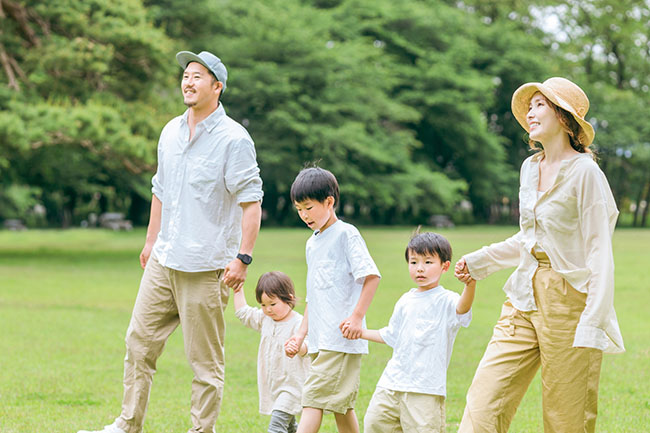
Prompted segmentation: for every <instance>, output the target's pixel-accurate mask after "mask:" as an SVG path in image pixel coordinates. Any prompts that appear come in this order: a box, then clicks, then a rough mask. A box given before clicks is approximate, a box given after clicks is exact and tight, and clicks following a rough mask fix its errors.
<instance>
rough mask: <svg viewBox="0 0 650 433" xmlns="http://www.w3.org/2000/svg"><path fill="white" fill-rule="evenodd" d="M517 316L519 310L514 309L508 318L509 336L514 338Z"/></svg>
mask: <svg viewBox="0 0 650 433" xmlns="http://www.w3.org/2000/svg"><path fill="white" fill-rule="evenodd" d="M516 314H517V309H516V308H513V310H512V314H510V317H509V318H508V334H509V335H510V336H511V337H512V336H513V335H515V315H516Z"/></svg>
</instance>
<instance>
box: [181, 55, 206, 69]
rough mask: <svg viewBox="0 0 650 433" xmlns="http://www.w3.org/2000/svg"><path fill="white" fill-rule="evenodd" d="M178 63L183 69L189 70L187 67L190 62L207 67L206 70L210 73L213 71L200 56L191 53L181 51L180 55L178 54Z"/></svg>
mask: <svg viewBox="0 0 650 433" xmlns="http://www.w3.org/2000/svg"><path fill="white" fill-rule="evenodd" d="M176 61H177V62H178V64H179V65H180V66H181V68H183V69H185V68H187V65H188V64H189V63H190V62H197V63H200V64H201V65H203V66H205V68H206V69H207V70H208V71H211V69H210V67H209V66H208V65H206V64H205V62H204V61H203V60H202V59H201V58H200V57H199V56H197V55H196V54H194V53H193V52H191V51H180V52H179V53H177V54H176Z"/></svg>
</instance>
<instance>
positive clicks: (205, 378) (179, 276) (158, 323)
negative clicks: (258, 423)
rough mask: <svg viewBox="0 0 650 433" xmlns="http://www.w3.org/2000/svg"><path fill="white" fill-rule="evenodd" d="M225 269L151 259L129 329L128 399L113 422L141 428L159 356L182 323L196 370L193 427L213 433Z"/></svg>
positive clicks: (130, 430) (220, 377)
mask: <svg viewBox="0 0 650 433" xmlns="http://www.w3.org/2000/svg"><path fill="white" fill-rule="evenodd" d="M222 272H223V271H222V270H219V271H208V272H181V271H176V270H173V269H170V268H166V267H163V266H161V265H160V263H158V262H157V261H156V260H155V259H154V258H153V257H152V258H151V259H149V262H148V263H147V266H146V267H145V270H144V275H143V276H142V281H141V282H140V290H139V291H138V296H137V298H136V301H135V307H134V308H133V315H132V316H131V323H130V324H129V328H128V330H127V331H126V357H125V358H124V397H123V400H122V413H121V414H120V416H119V417H118V418H117V419H116V420H115V421H116V423H117V426H118V427H120V428H121V429H123V430H125V431H126V432H127V433H140V432H141V431H142V424H143V423H144V417H145V413H146V411H147V403H148V401H149V391H150V389H151V382H152V377H153V374H154V373H155V371H156V360H157V359H158V357H159V356H160V354H161V353H162V351H163V348H164V347H165V342H166V341H167V338H168V337H169V336H170V335H171V333H172V332H173V331H174V329H176V327H177V326H178V325H179V324H180V325H181V328H182V331H183V341H184V345H185V355H186V356H187V359H188V362H189V364H190V366H191V368H192V371H193V372H194V379H193V380H192V401H191V409H190V415H191V420H192V424H193V427H192V429H190V430H189V431H190V432H204V433H212V432H213V431H214V424H215V422H216V420H217V416H218V415H219V408H220V406H221V396H222V394H223V384H224V370H225V358H224V338H225V330H226V325H225V321H224V311H225V309H226V305H227V304H228V296H229V294H230V292H229V289H228V287H227V286H226V285H225V284H223V283H222V282H221V274H222Z"/></svg>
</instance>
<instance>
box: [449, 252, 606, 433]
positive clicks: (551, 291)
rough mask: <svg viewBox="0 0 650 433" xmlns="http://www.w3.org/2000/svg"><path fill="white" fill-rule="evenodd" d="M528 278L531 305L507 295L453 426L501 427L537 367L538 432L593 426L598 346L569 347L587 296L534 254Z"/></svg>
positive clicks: (496, 431) (488, 430)
mask: <svg viewBox="0 0 650 433" xmlns="http://www.w3.org/2000/svg"><path fill="white" fill-rule="evenodd" d="M536 257H537V260H538V261H539V267H538V268H537V271H536V273H535V276H534V277H533V290H534V295H535V302H536V303H537V311H530V312H522V311H518V310H516V309H515V308H514V307H513V306H512V304H510V302H509V301H506V302H505V304H504V305H503V308H502V310H501V317H500V318H499V321H498V322H497V324H496V326H495V328H494V333H493V335H492V339H491V340H490V342H489V343H488V347H487V349H486V351H485V355H483V359H482V360H481V362H480V364H479V366H478V369H477V371H476V375H475V376H474V380H473V381H472V385H471V386H470V388H469V391H468V393H467V404H466V406H465V412H464V414H463V419H462V421H461V424H460V428H459V430H458V431H459V433H470V432H476V433H479V432H480V433H502V432H507V431H508V428H509V426H510V422H511V421H512V418H513V416H514V415H515V412H516V411H517V407H518V406H519V403H520V402H521V399H522V397H523V396H524V394H525V393H526V390H527V389H528V386H529V385H530V382H531V381H532V380H533V377H534V376H535V373H536V372H537V370H538V368H539V366H540V365H541V366H542V406H543V413H544V432H545V433H574V432H575V433H577V432H593V431H594V430H595V428H596V413H597V405H598V380H599V377H600V365H601V361H602V352H601V351H600V350H597V349H591V348H574V347H572V346H573V337H574V334H575V329H576V326H577V324H578V320H579V319H580V315H581V313H582V311H583V310H584V308H585V300H586V295H585V294H584V293H580V292H578V291H577V290H575V289H574V288H573V287H571V286H570V285H569V283H567V282H566V280H564V279H563V278H562V277H561V276H560V275H559V274H558V273H557V272H555V271H554V270H553V269H551V264H550V262H549V260H548V256H546V254H544V253H536Z"/></svg>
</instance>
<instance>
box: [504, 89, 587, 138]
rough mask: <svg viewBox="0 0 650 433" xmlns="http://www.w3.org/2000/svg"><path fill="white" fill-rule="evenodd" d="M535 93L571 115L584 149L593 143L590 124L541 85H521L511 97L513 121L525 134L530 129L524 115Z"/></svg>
mask: <svg viewBox="0 0 650 433" xmlns="http://www.w3.org/2000/svg"><path fill="white" fill-rule="evenodd" d="M537 92H539V93H541V94H542V95H544V96H545V97H546V99H548V100H549V101H551V102H552V103H553V104H555V105H557V106H558V107H560V108H563V109H564V110H566V111H568V112H569V113H571V115H572V116H573V118H574V119H575V120H576V122H578V124H579V125H580V128H581V130H582V131H581V133H582V135H583V137H581V140H580V142H581V143H584V145H585V147H587V146H589V145H590V144H591V143H592V142H593V141H594V136H595V132H594V127H593V126H591V123H589V122H587V121H586V120H584V119H583V118H581V117H580V116H578V115H577V113H576V112H575V110H574V109H573V107H572V106H571V105H570V104H568V103H567V102H566V101H564V100H563V99H562V98H559V97H558V96H557V95H556V94H555V92H553V91H552V90H551V89H549V88H548V87H546V86H545V85H544V84H542V83H526V84H523V85H522V86H520V87H519V88H518V89H517V90H515V93H514V94H513V95H512V102H511V108H512V114H514V116H515V119H517V122H519V124H520V125H521V126H522V127H523V128H524V129H525V130H526V132H530V127H529V126H528V122H527V121H526V115H527V114H528V109H529V106H530V100H531V99H532V98H533V95H534V94H535V93H537Z"/></svg>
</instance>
